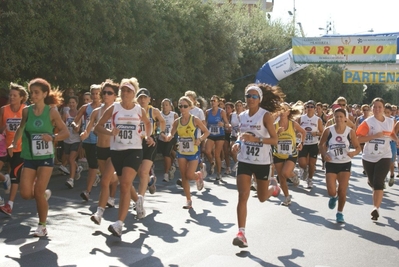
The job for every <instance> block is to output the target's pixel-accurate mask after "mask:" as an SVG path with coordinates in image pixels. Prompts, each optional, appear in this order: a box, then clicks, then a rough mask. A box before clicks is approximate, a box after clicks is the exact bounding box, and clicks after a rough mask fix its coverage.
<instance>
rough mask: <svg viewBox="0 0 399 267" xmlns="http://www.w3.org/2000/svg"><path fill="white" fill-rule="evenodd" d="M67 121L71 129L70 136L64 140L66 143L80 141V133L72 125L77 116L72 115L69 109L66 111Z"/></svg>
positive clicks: (69, 129)
mask: <svg viewBox="0 0 399 267" xmlns="http://www.w3.org/2000/svg"><path fill="white" fill-rule="evenodd" d="M65 114H66V121H65V124H66V126H67V128H68V131H69V137H68V138H67V139H65V140H64V143H66V144H73V143H80V134H79V132H75V131H74V130H73V127H72V122H73V121H74V120H75V117H71V115H70V114H69V110H68V111H66V113H65Z"/></svg>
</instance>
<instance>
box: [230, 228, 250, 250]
mask: <svg viewBox="0 0 399 267" xmlns="http://www.w3.org/2000/svg"><path fill="white" fill-rule="evenodd" d="M233 245H234V246H238V247H240V248H246V247H248V243H247V239H246V238H245V235H244V233H243V232H241V231H239V232H238V234H237V236H236V237H235V238H234V239H233Z"/></svg>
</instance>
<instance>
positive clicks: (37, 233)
mask: <svg viewBox="0 0 399 267" xmlns="http://www.w3.org/2000/svg"><path fill="white" fill-rule="evenodd" d="M46 235H47V229H46V227H45V226H43V225H41V224H39V225H38V226H37V228H36V230H35V232H34V233H33V236H34V237H42V236H46Z"/></svg>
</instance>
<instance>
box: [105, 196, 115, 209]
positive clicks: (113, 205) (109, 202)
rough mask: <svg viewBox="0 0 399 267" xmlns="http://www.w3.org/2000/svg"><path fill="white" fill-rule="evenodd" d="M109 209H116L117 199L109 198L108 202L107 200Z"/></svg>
mask: <svg viewBox="0 0 399 267" xmlns="http://www.w3.org/2000/svg"><path fill="white" fill-rule="evenodd" d="M107 207H108V208H115V198H113V197H108V200H107Z"/></svg>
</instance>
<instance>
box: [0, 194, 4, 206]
mask: <svg viewBox="0 0 399 267" xmlns="http://www.w3.org/2000/svg"><path fill="white" fill-rule="evenodd" d="M2 206H4V198H2V197H1V196H0V207H2Z"/></svg>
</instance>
